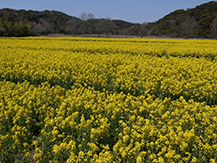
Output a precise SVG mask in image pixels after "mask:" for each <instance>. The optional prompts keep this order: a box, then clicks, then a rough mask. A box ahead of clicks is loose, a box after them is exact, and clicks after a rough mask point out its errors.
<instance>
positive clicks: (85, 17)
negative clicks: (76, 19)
mask: <svg viewBox="0 0 217 163" xmlns="http://www.w3.org/2000/svg"><path fill="white" fill-rule="evenodd" d="M80 18H81V20H82V25H81V26H80V30H81V33H82V34H83V36H84V35H85V32H86V28H87V27H86V24H87V23H86V21H87V14H86V13H82V14H81V16H80Z"/></svg>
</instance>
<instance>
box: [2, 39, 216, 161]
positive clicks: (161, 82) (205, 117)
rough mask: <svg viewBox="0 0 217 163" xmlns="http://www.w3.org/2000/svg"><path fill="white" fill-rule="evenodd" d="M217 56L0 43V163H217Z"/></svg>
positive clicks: (104, 45) (88, 42) (129, 47)
mask: <svg viewBox="0 0 217 163" xmlns="http://www.w3.org/2000/svg"><path fill="white" fill-rule="evenodd" d="M216 47H217V41H215V40H182V39H138V38H137V39H109V38H107V39H104V38H73V37H62V38H49V37H26V38H19V37H17V38H13V37H11V38H4V37H2V38H0V49H1V50H0V162H2V163H4V162H5V163H9V162H17V163H29V162H38V163H41V162H45V163H51V162H54V163H55V162H56V163H57V162H67V163H71V162H77V163H80V162H85V163H89V162H90V163H95V162H98V163H102V162H103V163H110V162H111V163H118V162H120V163H142V162H155V163H157V162H159V163H164V162H165V163H167V162H174V163H176V162H177V163H182V162H183V163H184V162H192V163H196V162H198V163H207V162H211V163H215V162H217V48H216Z"/></svg>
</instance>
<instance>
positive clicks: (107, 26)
mask: <svg viewBox="0 0 217 163" xmlns="http://www.w3.org/2000/svg"><path fill="white" fill-rule="evenodd" d="M102 23H103V32H105V34H106V37H108V35H109V34H110V33H111V32H112V30H113V22H112V21H111V19H110V18H108V17H107V18H106V19H104V20H102Z"/></svg>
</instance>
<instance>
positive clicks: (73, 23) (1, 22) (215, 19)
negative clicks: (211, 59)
mask: <svg viewBox="0 0 217 163" xmlns="http://www.w3.org/2000/svg"><path fill="white" fill-rule="evenodd" d="M53 33H64V34H70V35H74V36H75V35H79V36H85V35H89V36H93V35H97V36H100V35H103V36H107V37H108V36H109V35H125V36H129V35H136V36H141V37H144V36H163V37H176V38H214V39H217V2H215V1H211V2H209V3H205V4H202V5H200V6H197V7H195V8H192V9H186V10H183V9H181V10H176V11H174V12H171V13H169V14H168V15H166V16H164V17H163V18H162V19H159V20H158V21H156V22H149V23H142V24H139V23H130V22H127V21H123V20H112V19H110V18H109V17H107V18H95V16H94V15H93V14H92V13H89V14H87V13H82V14H81V15H80V17H79V18H77V17H73V16H69V15H67V14H64V13H62V12H59V11H48V10H45V11H32V10H28V11H26V10H12V9H1V10H0V36H31V35H36V36H37V35H47V34H53Z"/></svg>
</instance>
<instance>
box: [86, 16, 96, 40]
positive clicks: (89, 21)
mask: <svg viewBox="0 0 217 163" xmlns="http://www.w3.org/2000/svg"><path fill="white" fill-rule="evenodd" d="M93 19H95V17H94V15H93V14H92V13H89V14H88V15H87V26H88V27H87V29H88V32H89V34H90V36H91V34H92V30H93V27H94V21H93Z"/></svg>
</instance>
